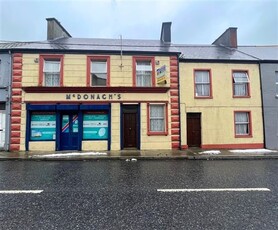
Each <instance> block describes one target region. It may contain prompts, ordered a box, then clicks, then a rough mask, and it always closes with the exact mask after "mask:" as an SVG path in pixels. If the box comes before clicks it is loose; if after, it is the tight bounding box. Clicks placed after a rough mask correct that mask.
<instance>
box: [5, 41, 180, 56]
mask: <svg viewBox="0 0 278 230" xmlns="http://www.w3.org/2000/svg"><path fill="white" fill-rule="evenodd" d="M121 47H122V51H123V52H156V53H165V52H170V53H178V52H179V51H178V50H176V48H175V47H174V46H173V45H171V44H165V43H163V42H161V41H160V40H135V39H123V40H122V44H121V40H120V39H98V38H60V39H56V40H51V41H38V42H11V43H0V49H12V50H21V49H23V50H60V51H62V50H67V51H113V52H115V51H116V52H120V51H121Z"/></svg>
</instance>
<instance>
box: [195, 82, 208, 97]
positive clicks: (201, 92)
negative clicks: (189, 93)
mask: <svg viewBox="0 0 278 230" xmlns="http://www.w3.org/2000/svg"><path fill="white" fill-rule="evenodd" d="M209 95H210V85H207V84H198V85H196V96H209Z"/></svg>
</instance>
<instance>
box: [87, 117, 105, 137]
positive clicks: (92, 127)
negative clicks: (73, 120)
mask: <svg viewBox="0 0 278 230" xmlns="http://www.w3.org/2000/svg"><path fill="white" fill-rule="evenodd" d="M107 138H108V114H84V117H83V139H84V140H105V139H107Z"/></svg>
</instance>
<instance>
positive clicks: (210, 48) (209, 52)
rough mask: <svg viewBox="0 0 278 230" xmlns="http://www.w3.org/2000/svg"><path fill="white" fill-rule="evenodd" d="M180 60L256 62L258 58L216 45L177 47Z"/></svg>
mask: <svg viewBox="0 0 278 230" xmlns="http://www.w3.org/2000/svg"><path fill="white" fill-rule="evenodd" d="M176 48H177V49H178V50H180V51H181V56H180V59H181V60H225V61H229V60H230V61H256V60H258V58H256V57H253V56H250V55H248V54H245V53H243V52H241V51H239V50H237V49H232V48H228V47H223V46H217V45H203V46H200V45H194V46H190V45H185V46H184V45H178V46H176Z"/></svg>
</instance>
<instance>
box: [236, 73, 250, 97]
mask: <svg viewBox="0 0 278 230" xmlns="http://www.w3.org/2000/svg"><path fill="white" fill-rule="evenodd" d="M237 73H240V74H245V76H246V80H245V81H240V80H238V79H237V77H236V76H235V75H236V74H237ZM238 78H240V77H238ZM249 84H250V79H249V76H248V72H247V71H233V95H234V97H248V96H250V92H249ZM237 85H245V92H246V93H245V94H244V95H241V94H236V86H237Z"/></svg>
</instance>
